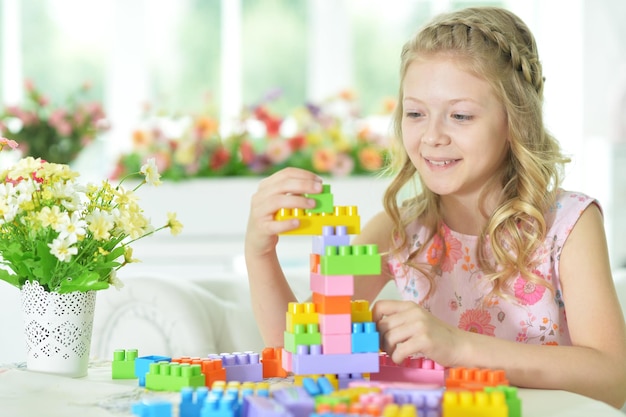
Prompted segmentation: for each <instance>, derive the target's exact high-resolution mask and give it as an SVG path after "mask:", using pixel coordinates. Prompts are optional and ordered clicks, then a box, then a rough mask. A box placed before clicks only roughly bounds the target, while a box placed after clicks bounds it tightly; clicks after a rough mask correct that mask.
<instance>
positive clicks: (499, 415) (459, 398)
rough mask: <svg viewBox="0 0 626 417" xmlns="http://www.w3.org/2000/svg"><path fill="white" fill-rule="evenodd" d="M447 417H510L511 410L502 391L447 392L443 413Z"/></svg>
mask: <svg viewBox="0 0 626 417" xmlns="http://www.w3.org/2000/svg"><path fill="white" fill-rule="evenodd" d="M441 415H443V416H446V417H508V415H509V408H508V406H507V405H506V398H505V396H504V393H503V392H501V391H494V392H485V391H446V392H444V393H443V400H442V413H441Z"/></svg>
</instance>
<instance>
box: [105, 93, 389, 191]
mask: <svg viewBox="0 0 626 417" xmlns="http://www.w3.org/2000/svg"><path fill="white" fill-rule="evenodd" d="M279 96H280V92H279V91H273V92H271V93H268V94H267V95H266V96H265V97H264V98H263V99H262V100H261V101H259V102H258V103H255V104H253V105H251V106H248V107H246V108H245V109H244V110H243V111H242V112H241V115H240V117H239V119H238V120H237V121H236V122H235V126H234V129H233V131H232V132H231V133H229V134H228V135H221V134H220V126H219V123H218V120H217V117H216V116H215V112H214V111H212V108H211V106H207V109H204V110H203V111H202V112H200V113H198V114H187V115H171V114H158V113H153V112H150V111H149V112H148V113H147V114H146V117H145V118H144V123H143V125H142V126H140V127H139V128H138V129H137V130H135V131H134V133H133V147H132V149H131V151H130V152H128V153H125V154H123V155H121V157H120V159H119V161H118V164H117V166H116V168H115V171H114V172H113V175H112V176H113V177H114V178H115V177H120V176H123V175H124V174H125V173H127V172H134V171H136V170H137V168H138V167H139V166H141V165H142V164H143V163H144V162H145V160H147V159H148V158H154V159H155V160H156V162H157V166H158V167H159V171H160V172H161V175H162V177H163V178H165V179H173V180H179V179H186V178H197V177H222V176H251V175H257V176H265V175H269V174H272V173H274V172H276V171H278V170H280V169H282V168H285V167H298V168H303V169H307V170H310V171H313V172H316V173H318V174H321V175H331V176H348V175H363V174H369V173H376V172H378V171H380V170H381V168H383V166H384V164H385V159H386V157H387V143H388V140H389V127H390V125H389V123H390V114H391V112H392V111H393V108H394V105H395V102H394V101H393V100H388V101H385V102H384V103H382V105H381V110H380V112H379V113H378V114H371V115H367V116H364V115H362V114H361V113H360V111H359V105H358V102H357V100H356V97H355V94H354V93H353V92H351V91H343V92H340V93H339V94H337V95H335V96H332V97H330V98H328V99H327V100H324V101H323V102H321V103H306V104H304V105H303V106H301V107H297V108H294V109H292V110H291V111H290V112H289V113H288V114H286V115H280V114H278V113H276V112H274V111H273V110H272V103H273V101H274V100H276V99H277V98H278V97H279Z"/></svg>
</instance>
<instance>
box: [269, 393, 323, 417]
mask: <svg viewBox="0 0 626 417" xmlns="http://www.w3.org/2000/svg"><path fill="white" fill-rule="evenodd" d="M272 396H273V398H274V399H275V400H276V401H278V402H279V403H280V404H282V405H283V406H284V407H285V408H286V409H287V410H289V411H290V412H291V413H292V414H293V416H294V417H309V415H310V414H311V413H312V412H313V411H315V400H314V399H313V397H311V396H310V395H309V394H308V393H307V391H306V390H305V389H304V388H303V387H299V386H293V387H287V388H283V389H279V390H275V391H272Z"/></svg>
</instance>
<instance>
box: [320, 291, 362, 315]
mask: <svg viewBox="0 0 626 417" xmlns="http://www.w3.org/2000/svg"><path fill="white" fill-rule="evenodd" d="M313 303H315V309H316V310H317V312H318V313H320V314H350V313H351V312H352V306H351V300H350V296H349V295H333V296H330V295H323V294H319V293H316V292H314V293H313Z"/></svg>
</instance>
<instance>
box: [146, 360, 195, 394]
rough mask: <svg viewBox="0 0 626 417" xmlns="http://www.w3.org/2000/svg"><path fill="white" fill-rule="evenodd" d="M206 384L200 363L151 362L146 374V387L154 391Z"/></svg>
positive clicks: (177, 389) (178, 389) (174, 389)
mask: <svg viewBox="0 0 626 417" xmlns="http://www.w3.org/2000/svg"><path fill="white" fill-rule="evenodd" d="M204 384H205V378H204V375H203V374H202V371H201V367H200V365H197V364H194V365H189V364H186V363H183V364H178V363H173V362H156V363H151V364H150V370H149V371H148V373H147V374H146V388H147V389H150V390H154V391H180V390H181V389H182V388H184V387H201V386H204Z"/></svg>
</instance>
